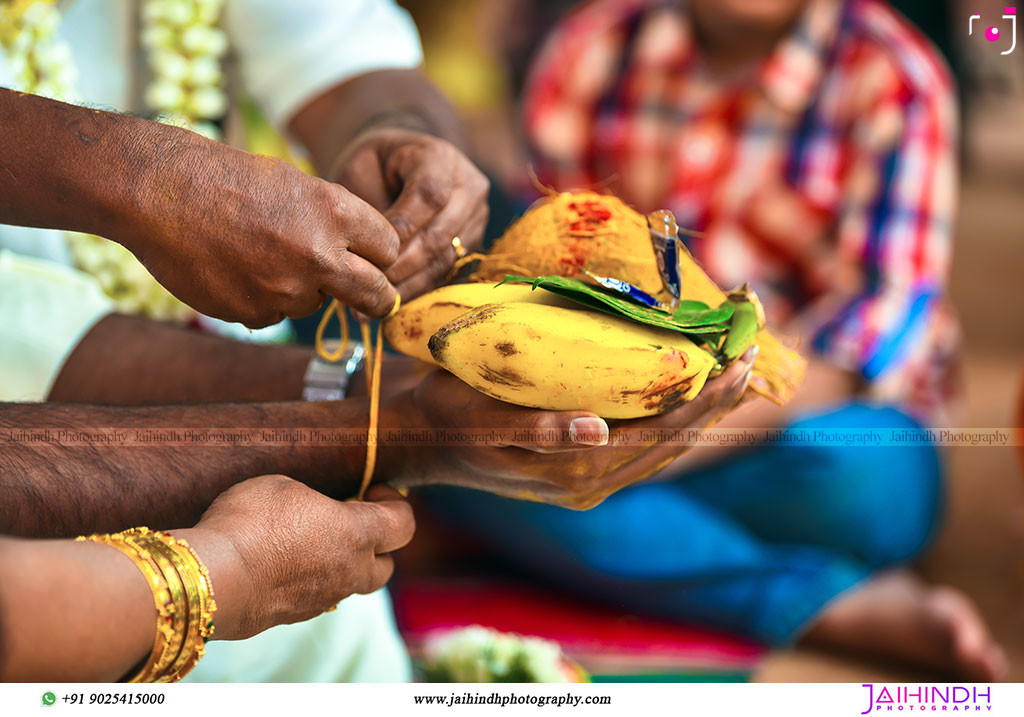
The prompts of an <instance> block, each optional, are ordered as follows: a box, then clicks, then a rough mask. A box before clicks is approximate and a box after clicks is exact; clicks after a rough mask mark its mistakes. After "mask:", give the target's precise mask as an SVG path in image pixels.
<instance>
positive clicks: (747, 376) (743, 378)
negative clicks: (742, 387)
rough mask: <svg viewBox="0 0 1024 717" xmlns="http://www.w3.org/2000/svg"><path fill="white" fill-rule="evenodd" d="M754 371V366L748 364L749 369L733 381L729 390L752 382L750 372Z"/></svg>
mask: <svg viewBox="0 0 1024 717" xmlns="http://www.w3.org/2000/svg"><path fill="white" fill-rule="evenodd" d="M752 369H753V366H752V365H751V364H748V365H747V368H746V369H744V371H743V372H742V373H741V374H740V375H739V376H737V377H736V378H735V379H734V380H733V382H732V384H731V385H730V386H729V388H735V387H736V386H738V385H739V384H740V383H746V382H747V381H749V380H750V372H751V370H752Z"/></svg>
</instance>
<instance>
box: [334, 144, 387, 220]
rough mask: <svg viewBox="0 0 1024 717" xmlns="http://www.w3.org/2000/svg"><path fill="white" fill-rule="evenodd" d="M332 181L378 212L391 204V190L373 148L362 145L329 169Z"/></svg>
mask: <svg viewBox="0 0 1024 717" xmlns="http://www.w3.org/2000/svg"><path fill="white" fill-rule="evenodd" d="M329 176H330V178H331V179H332V181H334V182H337V183H338V184H340V185H342V186H343V187H345V188H346V189H348V191H350V192H352V193H353V194H355V195H356V196H357V197H359V198H360V199H362V200H363V201H364V202H366V203H368V204H369V205H370V206H372V207H373V208H374V209H376V210H377V211H379V212H383V211H385V210H386V209H387V208H388V206H389V205H390V204H391V192H389V191H388V187H387V184H386V183H385V179H384V171H383V169H382V168H381V166H380V159H379V158H378V156H377V152H376V151H375V150H374V148H373V147H372V146H371V147H364V148H362V149H360V150H359V151H357V152H356V153H355V154H354V155H352V156H350V157H345V158H344V159H343V160H342V162H341V163H340V164H339V165H337V166H335V168H334V169H332V170H331V173H330V175H329Z"/></svg>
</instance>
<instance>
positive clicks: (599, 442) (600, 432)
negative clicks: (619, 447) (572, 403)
mask: <svg viewBox="0 0 1024 717" xmlns="http://www.w3.org/2000/svg"><path fill="white" fill-rule="evenodd" d="M569 440H571V441H572V442H573V443H576V444H578V445H581V446H603V445H606V444H607V443H608V424H607V423H605V422H604V419H602V418H597V417H590V416H585V417H581V418H574V419H572V421H571V422H570V423H569Z"/></svg>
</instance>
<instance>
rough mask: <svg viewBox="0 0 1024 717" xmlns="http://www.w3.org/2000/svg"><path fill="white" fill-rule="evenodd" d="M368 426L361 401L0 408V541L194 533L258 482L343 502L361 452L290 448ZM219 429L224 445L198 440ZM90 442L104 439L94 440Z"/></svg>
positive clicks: (317, 445)
mask: <svg viewBox="0 0 1024 717" xmlns="http://www.w3.org/2000/svg"><path fill="white" fill-rule="evenodd" d="M367 416H368V406H367V403H366V401H364V400H358V399H353V400H348V401H343V402H333V403H299V402H295V403H250V404H208V405H200V406H166V407H137V408H124V407H110V406H82V405H53V404H0V443H2V445H0V496H3V498H2V500H0V533H8V534H12V535H20V536H40V537H59V536H69V535H75V534H78V533H84V532H92V531H111V530H120V529H123V528H126V527H129V526H132V525H139V524H145V525H148V526H150V527H152V528H167V527H173V526H177V525H191V524H193V523H194V522H195V521H196V520H197V519H198V518H199V516H200V514H201V513H202V511H203V510H205V509H206V508H207V507H208V506H209V504H210V503H211V502H212V501H213V499H214V498H215V497H216V496H217V495H218V494H220V493H221V492H223V491H224V490H225V489H227V488H229V487H230V486H232V485H234V484H235V483H238V482H240V481H243V480H245V479H247V478H251V477H253V476H258V475H264V474H274V473H281V474H284V475H288V476H291V477H293V478H295V479H296V480H301V481H303V482H305V483H307V484H308V485H310V486H312V487H313V488H316V489H317V490H320V491H321V492H323V493H326V494H328V495H332V496H336V497H347V496H350V495H352V494H353V493H355V492H356V489H357V486H358V483H359V480H360V478H361V474H362V468H363V463H364V460H365V447H364V446H359V445H339V441H336V440H333V439H332V438H330V437H329V436H327V437H325V436H324V434H323V433H319V434H313V433H308V434H305V435H303V436H302V438H303V439H304V440H302V441H294V440H292V438H293V437H294V436H295V435H296V434H295V433H294V432H295V431H297V430H299V429H312V430H316V431H342V430H345V429H348V431H347V433H346V435H352V434H353V433H355V434H357V435H358V434H359V433H361V432H362V431H365V428H366V425H367V420H368V419H367ZM218 429H219V430H222V431H224V432H225V437H226V438H227V439H229V440H218V441H217V442H216V444H214V441H211V440H203V439H202V436H204V435H207V436H208V435H209V432H210V431H211V430H218ZM275 431H277V432H276V433H275ZM285 431H287V432H288V433H285ZM87 432H88V433H87ZM98 432H103V434H104V435H103V436H101V437H100V439H98V440H97V439H95V434H97V433H98ZM246 438H248V440H245V439H246ZM4 439H5V440H4ZM239 439H241V440H239ZM303 444H305V445H303Z"/></svg>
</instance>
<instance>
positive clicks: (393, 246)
mask: <svg viewBox="0 0 1024 717" xmlns="http://www.w3.org/2000/svg"><path fill="white" fill-rule="evenodd" d="M331 187H333V189H334V196H335V198H336V205H335V207H334V210H335V216H336V222H335V227H334V229H335V231H336V232H337V233H338V234H339V235H340V236H341V237H342V240H343V243H342V244H341V246H342V248H347V249H348V251H349V252H351V253H353V254H358V255H359V256H361V257H363V258H364V259H366V260H368V261H370V262H372V263H373V264H375V265H377V266H379V267H381V268H386V267H389V266H391V265H392V264H393V263H394V262H395V259H397V258H398V252H399V251H400V249H401V243H400V241H399V238H398V234H397V233H396V232H395V228H394V227H393V226H391V223H390V222H388V220H387V219H385V218H384V215H383V214H381V213H380V212H378V211H377V210H376V209H374V208H373V207H371V206H370V205H369V204H367V203H366V202H364V201H363V200H362V199H360V198H359V197H357V196H356V195H355V194H353V193H352V192H350V191H348V190H347V189H345V188H344V187H342V186H341V185H340V184H332V185H331ZM334 249H335V247H330V249H329V251H331V252H332V253H333V251H334Z"/></svg>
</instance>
